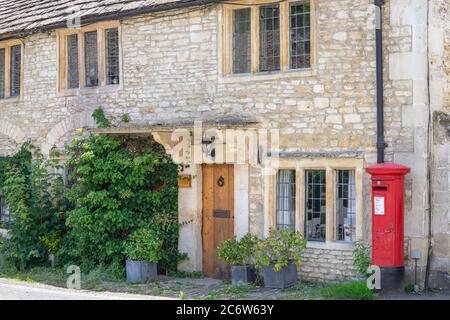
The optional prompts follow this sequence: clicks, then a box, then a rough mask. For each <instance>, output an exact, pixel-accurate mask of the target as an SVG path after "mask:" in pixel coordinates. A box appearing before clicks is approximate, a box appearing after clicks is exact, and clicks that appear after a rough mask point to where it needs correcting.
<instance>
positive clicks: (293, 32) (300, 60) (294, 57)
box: [289, 3, 311, 69]
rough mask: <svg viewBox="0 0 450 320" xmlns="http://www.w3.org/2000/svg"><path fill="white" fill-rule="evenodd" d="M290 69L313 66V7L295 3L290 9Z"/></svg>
mask: <svg viewBox="0 0 450 320" xmlns="http://www.w3.org/2000/svg"><path fill="white" fill-rule="evenodd" d="M289 11H290V12H289V37H290V45H289V56H290V68H291V69H300V68H309V67H310V66H311V5H310V4H309V3H293V4H291V5H290V9H289Z"/></svg>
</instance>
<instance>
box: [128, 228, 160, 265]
mask: <svg viewBox="0 0 450 320" xmlns="http://www.w3.org/2000/svg"><path fill="white" fill-rule="evenodd" d="M162 244H163V240H161V239H159V237H158V234H156V233H155V232H154V229H153V228H152V227H150V226H149V227H145V228H141V229H138V230H136V231H135V232H133V233H132V234H131V235H130V237H129V238H128V241H127V243H126V245H125V252H126V255H127V258H128V260H134V261H148V262H158V261H159V260H160V259H161V248H162Z"/></svg>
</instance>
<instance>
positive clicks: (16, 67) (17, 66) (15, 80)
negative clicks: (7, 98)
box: [10, 46, 22, 97]
mask: <svg viewBox="0 0 450 320" xmlns="http://www.w3.org/2000/svg"><path fill="white" fill-rule="evenodd" d="M21 64H22V48H21V46H12V47H11V69H10V70H11V73H10V83H11V87H10V88H11V97H15V96H19V95H20V77H21Z"/></svg>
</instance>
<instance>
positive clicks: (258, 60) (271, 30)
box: [223, 0, 315, 74]
mask: <svg viewBox="0 0 450 320" xmlns="http://www.w3.org/2000/svg"><path fill="white" fill-rule="evenodd" d="M257 2H258V1H256V3H257ZM314 2H315V0H302V1H298V0H297V1H294V0H287V1H282V2H279V3H277V2H275V1H274V2H273V3H270V4H267V2H266V4H264V1H261V3H262V4H260V5H255V4H254V3H255V1H250V0H238V1H236V3H234V4H226V5H224V21H225V25H224V34H223V39H224V42H223V48H224V50H225V53H224V55H223V56H224V59H223V72H224V73H225V74H227V73H233V74H240V73H257V72H274V71H286V70H295V69H309V68H311V67H312V65H313V63H314V61H313V60H314V59H313V48H314V46H313V42H314V33H313V31H314V29H313V24H314V7H313V4H314Z"/></svg>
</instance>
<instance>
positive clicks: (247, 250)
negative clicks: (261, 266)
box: [218, 233, 257, 266]
mask: <svg viewBox="0 0 450 320" xmlns="http://www.w3.org/2000/svg"><path fill="white" fill-rule="evenodd" d="M256 243H257V238H256V237H255V236H253V235H251V234H250V233H248V234H246V235H245V236H244V237H242V239H241V240H240V241H238V240H237V239H236V237H234V238H233V239H229V240H226V241H224V242H223V243H222V244H221V245H220V246H219V250H218V255H219V257H220V258H222V259H223V260H224V261H225V262H226V263H228V264H229V265H233V266H245V265H249V264H251V258H252V255H253V252H254V249H255V245H256Z"/></svg>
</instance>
